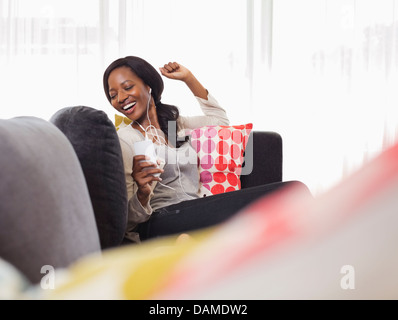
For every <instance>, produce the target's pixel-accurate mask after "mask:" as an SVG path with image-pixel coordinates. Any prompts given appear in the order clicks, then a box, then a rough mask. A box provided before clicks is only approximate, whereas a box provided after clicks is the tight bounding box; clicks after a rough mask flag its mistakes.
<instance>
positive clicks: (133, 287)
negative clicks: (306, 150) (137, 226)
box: [45, 144, 398, 300]
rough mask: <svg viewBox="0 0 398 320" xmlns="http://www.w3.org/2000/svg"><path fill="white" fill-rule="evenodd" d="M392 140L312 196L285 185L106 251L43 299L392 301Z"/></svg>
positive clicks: (396, 176)
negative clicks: (180, 230)
mask: <svg viewBox="0 0 398 320" xmlns="http://www.w3.org/2000/svg"><path fill="white" fill-rule="evenodd" d="M397 195H398V144H397V145H395V146H393V147H392V148H390V149H389V150H387V151H385V152H383V153H382V154H381V155H380V156H379V157H377V158H376V159H374V160H373V161H371V162H370V163H369V164H368V165H366V166H364V167H363V168H362V169H360V170H359V171H358V172H356V173H355V174H354V175H352V176H351V177H349V178H348V179H346V180H345V181H342V182H341V183H340V184H339V185H337V186H336V187H335V188H333V189H331V190H330V191H328V192H326V193H325V194H323V195H320V196H318V197H317V198H316V199H312V198H309V197H308V196H307V195H305V196H304V195H303V194H302V193H301V191H298V190H295V189H294V188H292V189H287V190H282V191H280V192H277V193H276V194H274V195H272V196H270V197H266V198H264V199H262V200H260V201H259V202H257V203H256V204H254V205H253V206H251V207H249V208H247V209H246V210H244V211H243V212H242V213H240V214H239V215H238V216H237V217H235V218H233V219H232V220H230V221H228V222H227V223H225V224H223V225H222V226H220V227H218V228H213V229H209V230H204V231H203V232H199V233H196V234H193V235H192V239H191V240H190V239H188V240H187V241H182V242H180V243H179V244H175V239H174V238H165V239H160V240H156V241H151V242H148V243H146V244H143V245H139V246H132V247H125V248H122V249H117V250H110V251H108V252H107V253H105V254H104V255H103V257H102V258H100V257H92V258H86V259H83V260H82V261H80V262H79V263H77V264H75V265H74V267H73V268H70V269H69V275H68V278H67V279H64V280H66V284H65V285H61V286H57V287H56V290H54V291H51V292H48V295H46V296H45V298H49V299H179V300H186V299H200V300H201V299H242V300H244V299H397V298H398V233H397V227H398V215H397V213H398V197H397Z"/></svg>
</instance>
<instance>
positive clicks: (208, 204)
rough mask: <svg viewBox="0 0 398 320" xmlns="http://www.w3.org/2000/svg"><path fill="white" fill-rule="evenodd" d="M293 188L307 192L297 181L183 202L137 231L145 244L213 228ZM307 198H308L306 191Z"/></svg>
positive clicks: (167, 208) (160, 212)
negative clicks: (159, 238)
mask: <svg viewBox="0 0 398 320" xmlns="http://www.w3.org/2000/svg"><path fill="white" fill-rule="evenodd" d="M292 184H299V185H301V186H302V187H303V188H306V189H307V190H308V188H307V187H306V186H305V185H304V184H302V183H301V182H298V181H291V182H278V183H271V184H266V185H261V186H257V187H252V188H246V189H242V190H239V191H233V192H227V193H223V194H219V195H214V196H210V197H205V198H199V199H194V200H188V201H183V202H181V203H178V204H174V205H171V206H168V207H165V208H162V209H160V210H159V211H156V212H153V214H152V216H151V218H150V219H149V220H148V221H147V222H145V223H142V224H140V225H139V226H138V227H137V229H136V230H137V232H138V233H139V234H140V239H141V240H142V241H144V240H147V239H150V238H155V237H160V236H166V235H172V234H178V233H184V232H188V231H192V230H197V229H202V228H206V227H210V226H214V225H217V224H219V223H221V222H224V221H226V220H227V219H229V218H230V217H232V216H233V215H235V214H236V213H238V212H239V211H240V210H242V209H243V208H244V207H246V206H247V205H249V204H251V203H252V202H253V201H255V200H257V199H259V198H261V197H264V196H265V195H268V194H270V193H272V192H274V191H276V190H279V189H281V188H283V187H286V186H288V185H292ZM308 194H309V195H310V191H309V190H308Z"/></svg>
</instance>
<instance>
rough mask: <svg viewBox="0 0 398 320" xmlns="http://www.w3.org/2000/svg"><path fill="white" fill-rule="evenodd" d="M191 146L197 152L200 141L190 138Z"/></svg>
mask: <svg viewBox="0 0 398 320" xmlns="http://www.w3.org/2000/svg"><path fill="white" fill-rule="evenodd" d="M191 145H192V148H194V150H195V151H196V153H198V152H199V151H200V141H199V140H192V142H191Z"/></svg>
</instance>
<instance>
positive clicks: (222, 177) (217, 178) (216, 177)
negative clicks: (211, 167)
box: [213, 172, 227, 183]
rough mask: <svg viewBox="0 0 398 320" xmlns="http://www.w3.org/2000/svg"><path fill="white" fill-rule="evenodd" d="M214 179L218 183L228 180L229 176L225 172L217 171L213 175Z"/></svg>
mask: <svg viewBox="0 0 398 320" xmlns="http://www.w3.org/2000/svg"><path fill="white" fill-rule="evenodd" d="M213 179H214V181H215V182H217V183H224V182H225V181H227V177H226V175H225V173H222V172H216V173H215V174H214V175H213Z"/></svg>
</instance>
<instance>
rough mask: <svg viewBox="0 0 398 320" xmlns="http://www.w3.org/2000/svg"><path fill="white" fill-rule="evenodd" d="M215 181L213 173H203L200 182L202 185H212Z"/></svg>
mask: <svg viewBox="0 0 398 320" xmlns="http://www.w3.org/2000/svg"><path fill="white" fill-rule="evenodd" d="M212 181H213V177H212V176H211V173H210V172H209V171H203V172H202V173H201V174H200V182H202V183H210V182H212Z"/></svg>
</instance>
